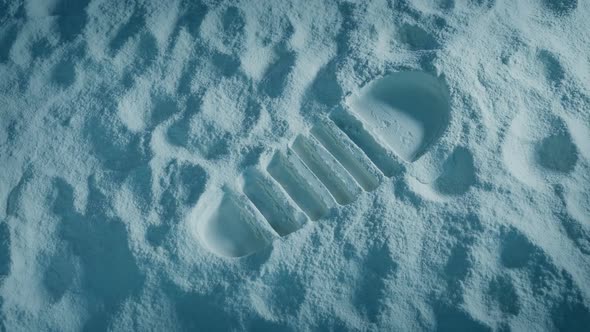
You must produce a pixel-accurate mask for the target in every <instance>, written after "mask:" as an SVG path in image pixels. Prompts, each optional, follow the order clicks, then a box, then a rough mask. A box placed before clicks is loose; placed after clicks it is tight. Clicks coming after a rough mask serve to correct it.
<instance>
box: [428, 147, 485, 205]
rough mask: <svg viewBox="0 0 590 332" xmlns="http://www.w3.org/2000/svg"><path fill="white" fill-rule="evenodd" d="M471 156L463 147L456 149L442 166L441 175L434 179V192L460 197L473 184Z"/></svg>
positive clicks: (473, 174)
mask: <svg viewBox="0 0 590 332" xmlns="http://www.w3.org/2000/svg"><path fill="white" fill-rule="evenodd" d="M475 180H476V176H475V167H474V165H473V155H472V154H471V152H470V151H469V150H468V149H467V148H464V147H461V146H460V147H457V148H455V150H454V151H453V153H452V154H451V156H450V157H449V159H447V161H446V162H445V164H444V166H443V173H442V175H441V176H440V177H439V178H438V179H436V181H435V183H434V186H435V188H436V190H437V191H438V192H440V193H442V194H447V195H462V194H464V193H466V192H467V190H469V188H470V187H471V186H472V185H473V184H474V183H475Z"/></svg>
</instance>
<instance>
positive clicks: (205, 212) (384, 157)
mask: <svg viewBox="0 0 590 332" xmlns="http://www.w3.org/2000/svg"><path fill="white" fill-rule="evenodd" d="M449 112H450V109H449V100H448V95H447V92H446V90H445V89H444V86H443V85H442V84H441V83H440V82H439V81H438V80H437V79H436V78H434V77H431V76H429V75H428V74H425V73H418V72H404V73H395V74H391V75H389V76H386V77H384V78H382V79H379V80H377V81H375V82H372V83H369V84H368V85H367V87H365V88H363V89H362V90H361V92H360V93H359V94H357V95H355V96H354V97H353V101H352V103H351V105H350V106H347V105H343V106H342V107H338V108H336V109H335V110H334V111H333V112H332V113H331V115H330V116H329V117H327V118H324V119H321V120H320V121H318V122H317V123H316V124H315V125H314V126H313V127H312V128H311V129H310V132H309V133H304V134H300V135H298V136H297V137H296V138H295V139H294V141H293V142H292V144H291V145H290V147H288V148H287V149H285V150H280V149H279V150H277V151H275V152H274V153H272V154H271V155H270V156H269V158H267V159H269V160H265V161H264V162H263V164H265V165H259V166H256V165H253V166H251V167H250V168H249V169H248V170H247V171H246V172H244V173H243V174H242V176H241V177H240V179H239V182H240V184H239V186H238V187H239V189H238V190H237V191H234V190H233V189H229V188H230V187H229V186H225V185H222V186H221V189H214V188H215V187H211V188H209V190H208V192H207V193H206V194H204V195H203V198H202V199H201V201H199V203H198V204H197V206H196V207H195V208H194V210H193V213H192V214H191V216H190V217H189V223H190V224H191V226H190V227H192V228H193V230H194V235H195V236H196V238H197V239H198V240H199V241H200V242H201V243H202V244H203V245H204V247H206V248H207V249H209V250H210V251H212V252H213V253H215V254H218V255H220V256H225V257H242V256H246V255H248V254H251V253H253V252H256V251H258V250H260V249H262V248H264V247H265V246H267V245H268V244H269V243H270V242H272V240H274V239H275V238H278V237H281V236H285V235H288V234H290V233H292V232H295V231H296V230H298V229H300V228H301V227H303V225H304V224H305V223H306V222H307V220H308V219H310V220H313V221H316V220H320V219H322V218H324V217H325V216H327V215H329V214H330V213H331V211H332V210H333V209H335V208H338V207H339V206H342V205H346V204H350V203H352V202H354V201H355V200H356V198H357V197H358V195H360V194H361V193H362V192H363V191H373V190H375V189H376V188H377V187H378V186H379V184H380V183H381V182H382V179H383V177H384V176H387V177H391V176H393V175H394V174H396V173H397V172H399V171H400V170H401V169H402V168H403V165H402V164H401V163H400V162H399V161H397V160H396V158H395V154H397V155H400V156H401V157H402V158H404V159H405V160H406V161H408V162H412V161H415V160H416V159H418V158H419V157H420V156H421V155H422V154H424V153H425V152H426V151H427V150H428V149H429V147H430V145H432V144H433V143H434V141H435V140H436V139H437V138H438V137H439V136H440V135H441V134H442V131H443V130H444V129H445V128H446V126H447V121H448V116H449ZM393 124H395V125H393ZM400 135H405V138H403V139H400V138H399V136H400ZM391 150H393V151H391ZM455 155H456V156H455V157H454V158H452V159H451V160H452V162H453V163H454V164H453V165H450V166H449V167H452V166H455V167H459V168H461V170H462V171H469V170H470V168H469V166H471V170H472V168H473V160H472V159H473V157H472V156H471V154H470V153H469V152H468V151H467V150H466V149H463V150H462V149H458V150H457V151H456V153H455ZM449 172H451V171H449ZM448 177H449V178H452V180H449V181H451V182H450V183H451V184H452V185H453V186H451V187H452V189H451V190H454V192H461V191H463V190H466V188H468V187H469V185H470V183H471V182H470V181H471V177H470V175H469V173H467V174H466V175H464V174H460V175H457V174H455V173H452V172H451V174H449V175H448ZM457 179H459V180H457ZM453 181H455V182H453ZM240 192H242V193H243V194H241V193H240Z"/></svg>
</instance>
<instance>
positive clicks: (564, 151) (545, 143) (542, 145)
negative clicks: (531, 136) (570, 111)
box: [536, 132, 578, 173]
mask: <svg viewBox="0 0 590 332" xmlns="http://www.w3.org/2000/svg"><path fill="white" fill-rule="evenodd" d="M536 158H537V162H538V163H539V165H541V166H543V167H545V168H547V169H549V170H552V171H556V172H562V173H569V172H571V171H573V170H574V167H575V166H576V163H577V161H578V150H577V149H576V146H575V145H574V143H573V141H572V138H571V137H570V136H569V133H568V132H565V133H563V134H560V135H553V136H549V137H545V138H544V139H543V140H542V141H541V142H539V143H538V144H537V146H536Z"/></svg>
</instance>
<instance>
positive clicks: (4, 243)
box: [0, 222, 10, 284]
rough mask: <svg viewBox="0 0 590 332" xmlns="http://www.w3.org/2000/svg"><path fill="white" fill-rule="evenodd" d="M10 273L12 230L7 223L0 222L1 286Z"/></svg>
mask: <svg viewBox="0 0 590 332" xmlns="http://www.w3.org/2000/svg"><path fill="white" fill-rule="evenodd" d="M9 272H10V230H9V229H8V225H7V224H6V222H0V284H1V283H2V279H4V277H6V276H7V275H8V273H9Z"/></svg>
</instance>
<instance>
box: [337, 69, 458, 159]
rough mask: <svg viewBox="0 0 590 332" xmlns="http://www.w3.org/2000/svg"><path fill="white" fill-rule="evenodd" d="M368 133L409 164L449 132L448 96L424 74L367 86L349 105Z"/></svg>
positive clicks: (391, 77) (402, 75)
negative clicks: (447, 128) (444, 133)
mask: <svg viewBox="0 0 590 332" xmlns="http://www.w3.org/2000/svg"><path fill="white" fill-rule="evenodd" d="M348 103H349V106H350V108H351V109H352V110H353V111H354V113H355V114H357V115H358V116H359V117H360V118H361V119H362V120H363V121H364V123H365V124H366V125H367V127H368V130H369V131H371V132H373V133H374V134H375V135H376V136H377V137H379V138H380V139H382V140H383V141H384V142H385V143H387V144H388V145H389V147H390V148H391V149H393V151H394V152H395V153H397V155H398V156H400V157H401V158H402V159H404V160H405V161H407V162H413V161H415V160H417V159H418V158H420V156H421V155H422V154H424V153H425V152H426V150H428V148H429V147H430V145H431V144H432V143H434V141H436V139H437V138H438V137H439V136H440V135H441V134H442V132H443V131H444V130H445V129H446V127H447V126H448V122H449V114H450V105H449V96H448V93H447V92H446V90H445V88H444V86H443V85H442V83H441V82H440V81H439V80H438V79H437V78H435V77H433V76H430V75H428V74H426V73H423V72H399V73H394V74H392V75H389V76H387V77H385V78H383V79H380V80H376V81H373V82H371V83H369V84H367V85H366V86H365V87H364V88H363V89H361V90H360V91H359V92H358V93H356V94H353V95H352V96H351V97H350V99H349V101H348Z"/></svg>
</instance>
